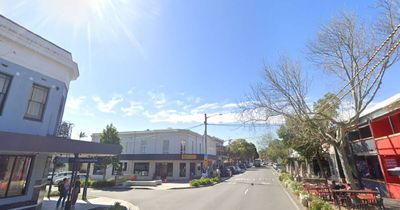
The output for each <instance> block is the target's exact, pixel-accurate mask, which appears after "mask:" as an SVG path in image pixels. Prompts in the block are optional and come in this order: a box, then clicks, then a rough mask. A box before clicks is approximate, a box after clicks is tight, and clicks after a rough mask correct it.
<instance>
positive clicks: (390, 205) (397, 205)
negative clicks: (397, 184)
mask: <svg viewBox="0 0 400 210" xmlns="http://www.w3.org/2000/svg"><path fill="white" fill-rule="evenodd" d="M383 205H384V206H385V209H388V210H389V209H390V210H392V209H393V210H394V209H400V201H399V200H395V199H391V198H383Z"/></svg>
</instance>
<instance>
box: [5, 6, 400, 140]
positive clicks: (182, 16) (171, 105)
mask: <svg viewBox="0 0 400 210" xmlns="http://www.w3.org/2000/svg"><path fill="white" fill-rule="evenodd" d="M342 11H354V12H356V13H357V14H359V16H360V17H361V18H362V19H363V20H365V21H366V22H369V21H371V20H373V19H374V18H375V17H376V13H377V11H376V9H375V8H374V1H339V0H337V1H318V0H305V1H247V0H246V1H245V0H242V1H239V0H236V1H228V0H218V1H215V0H202V1H194V0H192V1H183V0H181V1H178V0H163V1H161V0H160V1H150V0H147V1H127V0H114V1H111V0H110V1H108V0H59V1H53V0H37V1H28V0H22V1H16V0H0V13H1V14H3V15H4V16H6V17H8V18H10V19H12V20H14V21H16V22H17V23H19V24H21V25H23V26H25V27H27V28H28V29H30V30H31V31H33V32H35V33H37V34H39V35H41V36H43V37H44V38H46V39H48V40H50V41H52V42H54V43H56V44H57V45H59V46H61V47H63V48H65V49H66V50H68V51H70V52H71V53H72V55H73V58H74V60H75V61H76V62H77V63H78V65H79V69H80V77H79V78H78V80H76V81H73V82H72V83H71V85H70V91H69V96H68V100H67V106H66V110H65V114H64V120H67V121H70V122H72V123H74V124H75V127H74V130H73V131H74V137H76V136H77V133H79V132H80V131H84V132H86V133H87V134H90V133H92V132H100V131H101V130H102V129H103V128H104V127H105V125H106V124H108V123H113V124H114V125H116V127H117V128H118V130H120V131H128V130H145V129H162V128H168V127H171V128H189V127H193V126H195V125H198V124H201V123H202V122H203V120H204V119H203V114H204V113H208V114H210V115H214V114H217V113H223V115H222V116H215V117H213V118H210V119H209V121H211V123H239V122H238V120H237V119H236V118H235V114H234V113H235V111H236V108H235V104H236V103H237V102H239V101H243V100H245V98H244V96H245V94H246V93H248V92H249V91H250V85H252V84H255V83H257V82H259V81H261V80H262V69H263V63H273V62H274V61H276V60H277V58H278V57H279V55H282V54H288V55H289V56H291V57H294V58H295V59H298V60H299V61H300V62H301V63H302V66H303V68H305V69H307V72H308V74H309V76H310V77H311V78H312V80H313V83H312V88H311V91H310V97H311V98H315V99H316V98H319V97H320V96H321V95H323V93H325V92H326V91H328V90H333V91H334V90H337V89H338V88H339V86H337V85H336V84H335V83H334V82H333V81H331V80H330V79H329V77H327V76H323V75H321V73H320V72H319V71H318V70H317V69H316V67H315V66H313V65H312V64H310V63H309V62H308V61H307V60H306V59H305V52H306V48H305V45H306V43H307V42H308V41H309V40H311V39H312V38H313V37H314V35H315V34H316V32H317V31H318V29H319V27H320V26H321V25H322V24H323V23H326V22H328V21H329V20H330V19H331V18H333V17H335V16H337V15H338V14H340V12H342ZM398 75H399V74H398V73H397V68H396V67H395V68H393V69H391V70H390V71H388V73H387V75H386V78H385V80H384V85H383V87H382V90H381V92H380V93H379V95H378V97H377V100H383V99H385V98H388V97H390V96H391V95H393V94H395V93H397V92H398V91H399V88H398V86H397V85H395V84H396V83H395V78H396V76H398ZM320 78H324V79H320ZM274 129H275V127H273V126H272V127H271V126H267V127H262V128H257V129H254V128H248V127H245V128H236V127H224V126H210V127H209V134H211V135H215V136H218V137H220V138H223V139H234V138H240V137H247V138H248V139H249V140H251V141H254V142H256V141H257V139H258V138H259V137H260V136H261V135H262V134H264V133H266V132H271V131H274ZM193 130H194V131H196V132H199V133H202V132H203V130H204V127H203V126H199V127H197V128H194V129H193Z"/></svg>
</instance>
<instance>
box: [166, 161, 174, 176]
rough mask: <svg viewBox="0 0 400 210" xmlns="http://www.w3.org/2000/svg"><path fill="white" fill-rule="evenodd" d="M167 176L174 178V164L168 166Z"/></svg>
mask: <svg viewBox="0 0 400 210" xmlns="http://www.w3.org/2000/svg"><path fill="white" fill-rule="evenodd" d="M167 176H173V164H172V163H168V164H167Z"/></svg>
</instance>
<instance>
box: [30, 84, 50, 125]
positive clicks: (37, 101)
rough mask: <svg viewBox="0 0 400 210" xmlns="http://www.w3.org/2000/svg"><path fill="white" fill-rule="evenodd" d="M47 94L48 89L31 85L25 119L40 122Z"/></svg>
mask: <svg viewBox="0 0 400 210" xmlns="http://www.w3.org/2000/svg"><path fill="white" fill-rule="evenodd" d="M48 93H49V88H47V87H43V86H40V85H36V84H33V87H32V94H31V98H30V99H29V101H28V108H27V109H26V113H25V118H27V119H33V120H42V118H43V113H44V108H45V106H46V101H47V94H48Z"/></svg>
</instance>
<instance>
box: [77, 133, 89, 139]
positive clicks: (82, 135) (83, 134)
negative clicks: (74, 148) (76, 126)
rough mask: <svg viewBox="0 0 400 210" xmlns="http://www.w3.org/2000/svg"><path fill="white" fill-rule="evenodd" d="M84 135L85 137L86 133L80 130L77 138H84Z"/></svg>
mask: <svg viewBox="0 0 400 210" xmlns="http://www.w3.org/2000/svg"><path fill="white" fill-rule="evenodd" d="M85 137H87V135H86V133H85V132H83V131H81V132H80V133H79V139H82V138H85Z"/></svg>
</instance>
